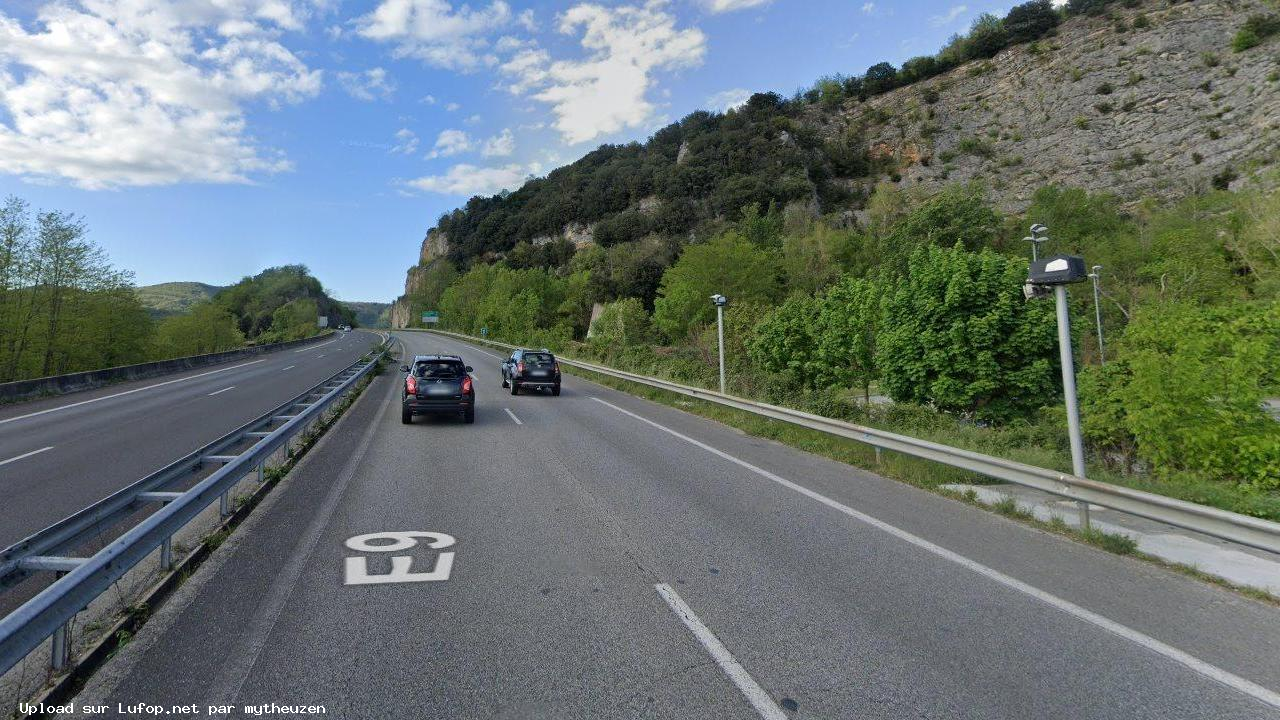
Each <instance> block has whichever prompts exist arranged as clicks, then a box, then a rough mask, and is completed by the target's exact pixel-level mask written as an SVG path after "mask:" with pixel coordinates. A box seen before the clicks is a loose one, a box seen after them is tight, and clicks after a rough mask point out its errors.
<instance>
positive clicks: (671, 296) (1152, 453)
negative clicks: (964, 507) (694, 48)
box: [420, 183, 1280, 520]
mask: <svg viewBox="0 0 1280 720" xmlns="http://www.w3.org/2000/svg"><path fill="white" fill-rule="evenodd" d="M1264 184H1265V183H1264ZM868 208H869V213H868V219H867V222H866V223H865V225H864V226H861V227H849V226H846V225H844V224H842V223H841V222H840V220H839V218H825V219H815V218H812V217H811V216H810V215H809V214H808V213H806V212H802V211H795V208H794V206H793V208H792V210H789V211H780V210H778V209H777V208H776V206H774V207H772V208H761V207H759V206H749V207H747V208H745V209H744V210H742V211H741V212H740V213H739V217H740V218H741V219H740V220H739V221H737V222H733V223H722V224H721V225H720V226H719V228H718V229H717V230H716V231H715V232H714V233H711V234H710V235H709V237H706V238H705V239H702V238H695V239H694V241H692V242H689V241H687V240H685V242H684V243H682V242H680V241H677V240H675V239H672V238H669V237H666V236H663V235H660V234H657V233H650V234H649V235H646V236H645V237H643V238H641V239H639V240H635V241H629V242H627V243H620V244H618V245H614V246H611V247H599V246H588V247H585V248H583V249H581V250H576V249H575V250H571V251H569V252H566V253H564V257H562V258H560V261H559V264H552V262H548V263H547V264H546V265H545V266H541V267H537V266H535V267H528V266H527V262H526V261H525V260H523V259H522V260H519V261H517V262H513V261H512V260H511V259H510V258H507V259H505V260H500V261H498V262H495V263H493V264H486V263H480V262H476V263H474V264H473V265H472V266H471V267H470V269H469V270H467V271H466V272H461V271H460V270H459V269H457V268H454V267H453V266H452V265H446V263H445V261H441V262H439V263H438V264H437V267H436V272H438V273H439V274H440V278H441V280H442V281H441V282H439V283H437V284H436V286H435V289H434V292H435V293H436V294H435V295H434V296H432V297H423V298H420V301H421V302H423V303H425V304H427V305H429V306H431V307H434V308H437V309H439V310H440V313H441V319H442V323H443V327H444V328H446V329H450V330H455V331H459V332H465V333H469V334H473V335H480V334H481V332H482V331H483V332H484V333H486V334H487V336H488V337H489V338H492V339H498V340H506V341H509V342H513V343H521V344H533V345H546V346H549V347H551V348H553V349H555V350H557V351H560V352H562V353H564V354H566V355H567V356H570V357H578V358H582V359H593V360H596V361H600V362H603V363H605V364H608V365H610V366H614V367H618V368H622V369H627V370H632V371H635V372H640V373H644V374H651V375H657V376H661V377H667V378H670V379H672V380H676V381H680V382H684V383H689V384H694V385H701V386H704V387H714V386H715V384H716V374H717V369H716V368H717V352H716V332H715V324H714V323H715V314H714V308H713V306H712V305H711V303H710V301H709V300H708V297H709V296H710V295H711V294H712V293H723V294H725V295H727V296H728V297H729V298H730V299H731V304H730V306H729V307H728V309H727V312H726V316H725V342H726V358H727V371H728V384H729V391H730V392H731V393H733V394H736V395H739V396H744V397H749V398H755V399H759V400H764V401H767V402H772V403H777V404H783V405H788V406H792V407H796V408H799V409H803V410H807V411H811V412H816V413H819V414H822V415H826V416H829V417H836V418H841V419H846V420H849V421H853V422H858V423H862V424H867V425H872V426H875V427H880V428H884V429H887V430H891V431H894V432H900V433H905V434H909V435H913V436H916V437H922V438H926V439H930V440H934V441H937V442H942V443H946V444H948V445H953V446H958V447H965V448H970V449H973V450H977V451H981V452H985V453H990V454H993V455H998V456H1003V457H1008V458H1011V459H1014V460H1019V461H1022V462H1027V463H1031V464H1034V465H1039V466H1042V467H1051V468H1058V469H1061V470H1064V471H1069V469H1070V467H1071V463H1070V455H1069V447H1068V443H1067V437H1066V430H1065V428H1066V422H1065V416H1064V411H1063V409H1062V405H1061V402H1062V401H1061V398H1062V391H1061V380H1060V370H1059V366H1058V358H1057V340H1056V325H1055V320H1054V314H1053V305H1052V301H1044V300H1032V301H1028V300H1026V299H1025V298H1024V297H1023V293H1022V284H1023V282H1024V281H1025V278H1026V268H1027V260H1028V254H1029V248H1028V246H1027V243H1025V242H1024V241H1023V240H1022V239H1021V238H1022V237H1023V235H1024V234H1025V228H1026V227H1027V226H1028V225H1029V224H1030V223H1032V222H1041V223H1044V224H1046V225H1048V226H1049V227H1050V234H1051V236H1052V238H1053V239H1052V240H1051V241H1050V243H1049V244H1048V245H1047V246H1045V247H1043V248H1042V252H1046V253H1078V254H1082V255H1084V256H1085V258H1086V260H1087V261H1088V262H1089V263H1090V264H1100V265H1102V266H1103V270H1102V274H1101V287H1102V303H1101V307H1100V308H1098V309H1099V310H1100V311H1101V314H1102V318H1103V325H1104V330H1105V334H1106V344H1105V348H1099V346H1098V341H1097V335H1096V328H1095V324H1094V320H1093V318H1094V314H1095V306H1094V304H1093V296H1092V292H1091V288H1090V287H1089V285H1088V284H1084V285H1078V286H1075V287H1073V288H1072V290H1071V305H1072V316H1073V321H1074V326H1073V329H1074V331H1075V332H1074V337H1075V344H1076V353H1077V357H1078V358H1079V359H1080V363H1081V367H1080V368H1079V375H1080V395H1081V402H1082V416H1083V423H1084V427H1085V432H1086V439H1087V442H1088V453H1089V460H1090V476H1091V477H1093V478H1095V479H1098V480H1105V481H1108V482H1116V483H1120V484H1125V485H1129V486H1132V487H1136V488H1140V489H1143V490H1148V491H1153V492H1158V493H1163V494H1166V495H1171V496H1175V497H1179V498H1183V499H1186V500H1191V501H1194V502H1200V503H1206V504H1209V505H1214V506H1218V507H1223V508H1226V509H1230V510H1233V511H1236V512H1242V513H1245V514H1249V515H1254V516H1257V517H1264V518H1269V519H1273V520H1280V424H1277V421H1276V419H1275V418H1273V417H1272V416H1271V415H1270V414H1269V413H1268V411H1267V409H1266V405H1265V401H1266V400H1267V399H1269V398H1272V397H1276V396H1280V245H1277V242H1278V241H1277V238H1278V237H1280V232H1277V228H1278V227H1280V194H1276V193H1274V192H1264V191H1260V190H1250V191H1241V192H1234V193H1233V192H1227V191H1211V192H1209V193H1208V194H1205V195H1201V196H1198V197H1194V198H1191V199H1188V200H1186V201H1183V202H1180V203H1176V204H1172V205H1164V206H1161V205H1158V204H1156V203H1155V202H1153V201H1152V202H1142V203H1137V204H1135V205H1131V206H1124V205H1122V204H1121V202H1120V201H1119V199H1118V198H1115V197H1111V196H1108V195H1101V194H1089V193H1086V192H1084V191H1081V190H1077V189H1070V188H1060V187H1053V186H1049V187H1044V188H1042V189H1040V190H1039V191H1038V192H1037V193H1036V194H1035V196H1034V200H1033V202H1032V204H1031V207H1030V208H1029V209H1028V210H1027V212H1026V213H1025V214H1020V215H1016V216H1004V215H1002V214H1001V213H999V212H998V211H997V210H996V209H995V208H993V207H992V206H991V205H990V204H989V203H988V202H987V200H986V194H985V192H984V190H983V188H982V187H981V186H980V185H976V184H968V185H954V186H951V187H949V188H947V189H946V190H945V191H944V192H942V193H940V194H937V195H934V196H931V197H926V196H923V195H915V194H913V193H910V192H903V191H900V190H898V189H897V188H895V187H894V186H892V185H889V184H884V185H881V186H879V187H877V189H876V191H875V192H874V193H873V195H872V197H871V198H869V202H868ZM445 279H447V282H446V281H444V280H445ZM596 303H600V308H599V311H598V315H597V317H596V319H595V322H594V324H592V325H591V326H590V327H588V320H589V318H590V316H591V308H592V307H593V305H594V304H596ZM588 333H589V335H588ZM1103 349H1105V359H1106V362H1105V364H1104V363H1103V362H1102V360H1103V352H1102V350H1103ZM756 430H758V429H753V431H756ZM787 432H789V431H787ZM761 434H764V435H766V436H771V434H770V433H768V432H761ZM788 440H796V438H788ZM805 442H808V441H807V440H806V441H805ZM864 464H865V463H864ZM904 471H905V469H904ZM919 472H922V471H921V470H920V469H916V468H913V469H911V470H910V471H906V474H907V475H911V476H915V475H917V474H918V473H919ZM929 473H930V475H931V477H932V478H933V479H932V480H929V481H925V480H924V479H923V477H920V478H918V479H917V481H918V482H921V483H922V484H931V485H932V484H936V483H937V482H943V481H955V478H951V479H949V480H948V478H947V474H946V472H944V471H941V470H939V469H937V468H933V469H931V470H929ZM966 479H967V480H969V481H971V480H972V478H966Z"/></svg>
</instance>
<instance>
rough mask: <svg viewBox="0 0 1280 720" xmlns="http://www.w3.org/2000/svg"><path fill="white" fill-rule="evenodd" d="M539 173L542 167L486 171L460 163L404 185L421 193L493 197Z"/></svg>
mask: <svg viewBox="0 0 1280 720" xmlns="http://www.w3.org/2000/svg"><path fill="white" fill-rule="evenodd" d="M540 170H541V166H539V165H538V164H537V163H533V164H531V165H528V166H525V165H519V164H511V165H503V166H501V167H487V168H485V167H477V166H475V165H468V164H466V163H462V164H460V165H454V166H453V167H451V168H449V170H448V172H446V173H444V174H443V175H426V176H424V177H420V178H417V179H415V180H410V181H408V182H407V183H405V184H406V185H408V186H409V187H412V188H416V189H418V190H422V191H424V192H431V193H439V194H442V195H461V196H464V197H470V196H472V195H495V194H497V193H499V192H502V191H503V190H515V189H517V188H519V187H520V186H521V185H523V184H524V183H525V181H526V180H528V179H529V177H530V176H532V175H536V174H537V173H538V172H539V171H540Z"/></svg>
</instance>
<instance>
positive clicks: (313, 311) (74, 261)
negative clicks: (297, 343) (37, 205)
mask: <svg viewBox="0 0 1280 720" xmlns="http://www.w3.org/2000/svg"><path fill="white" fill-rule="evenodd" d="M191 285H200V284H199V283H172V284H167V286H152V287H151V288H147V289H142V292H139V290H140V289H139V288H135V287H134V286H133V276H132V274H130V273H129V272H127V271H123V270H119V269H116V268H113V267H112V266H111V264H110V262H109V261H108V259H107V257H106V254H105V253H104V252H103V251H102V249H101V248H100V247H98V246H96V245H95V244H93V243H92V242H91V241H90V240H89V239H88V226H87V225H86V224H85V222H84V221H83V220H82V219H80V218H78V217H76V216H74V215H71V214H68V213H64V212H60V211H40V212H34V211H33V210H32V208H31V207H30V206H29V205H28V204H27V203H26V202H24V201H23V200H21V199H20V198H16V197H10V198H8V199H6V200H5V201H4V203H3V204H0V382H9V381H11V380H22V379H26V378H32V377H42V376H46V375H59V374H63V373H69V372H78V371H81V370H94V369H98V368H106V367H114V366H118V365H129V364H133V363H140V362H147V361H149V360H160V359H165V358H173V357H185V356H188V355H199V354H203V353H210V352H217V351H220V350H229V349H232V348H236V347H241V346H243V345H245V344H246V343H251V344H257V343H267V342H277V341H280V340H292V339H296V338H301V337H307V336H309V335H313V334H315V333H316V332H318V331H319V328H318V326H317V323H316V318H317V315H328V316H329V318H330V323H331V324H333V325H337V324H340V323H344V322H345V323H350V322H352V321H353V320H354V319H355V314H354V313H353V312H352V311H351V310H350V309H349V308H347V307H346V306H344V305H343V304H342V303H339V302H338V301H336V300H334V299H333V298H331V297H329V295H328V294H327V293H326V292H325V291H324V288H323V287H322V286H321V284H320V281H318V280H316V279H315V278H314V277H311V275H310V273H309V272H308V271H307V269H306V268H305V267H303V266H301V265H288V266H284V267H279V268H270V269H268V270H265V271H263V272H262V273H259V274H258V275H256V276H254V277H251V278H250V277H247V278H245V279H243V280H241V281H240V282H238V283H236V284H235V285H232V286H231V287H228V288H224V289H221V290H218V291H217V292H216V294H214V295H213V296H212V297H211V298H208V299H204V300H199V301H194V302H188V301H189V300H193V299H194V298H192V296H191V294H188V293H185V292H179V293H178V294H177V296H175V295H174V294H173V292H172V291H173V290H174V288H173V287H172V286H191ZM200 287H201V288H209V287H211V286H200ZM157 288H164V289H165V292H163V293H156V292H155V290H156V289H157ZM181 289H186V290H190V288H189V287H187V288H180V290H181ZM149 291H150V292H149ZM157 296H163V297H166V298H169V299H170V300H172V299H173V298H175V297H178V299H177V300H176V301H175V305H184V306H185V307H186V310H185V311H184V312H180V313H177V314H174V313H166V316H165V317H163V318H162V319H155V318H153V317H152V313H151V312H149V308H148V307H147V306H146V305H144V304H143V299H142V298H145V297H151V298H155V297H157ZM173 309H175V310H176V309H177V307H174V308H173Z"/></svg>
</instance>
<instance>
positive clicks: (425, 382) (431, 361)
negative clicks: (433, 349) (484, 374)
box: [400, 355, 476, 425]
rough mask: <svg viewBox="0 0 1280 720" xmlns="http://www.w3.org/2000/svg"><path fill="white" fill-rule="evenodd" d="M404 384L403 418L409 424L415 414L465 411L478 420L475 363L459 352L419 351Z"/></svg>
mask: <svg viewBox="0 0 1280 720" xmlns="http://www.w3.org/2000/svg"><path fill="white" fill-rule="evenodd" d="M400 372H403V373H405V377H404V386H403V387H402V388H401V406H400V422H402V423H404V424H406V425H408V424H410V423H412V422H413V416H414V415H428V414H434V415H446V414H453V415H461V416H462V420H463V422H466V423H473V422H475V421H476V391H475V383H474V381H473V379H472V377H471V374H470V373H471V366H470V365H467V364H465V363H463V362H462V358H461V357H458V356H457V355H415V356H414V358H413V362H412V363H411V364H409V365H401V366H400Z"/></svg>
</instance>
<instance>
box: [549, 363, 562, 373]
mask: <svg viewBox="0 0 1280 720" xmlns="http://www.w3.org/2000/svg"><path fill="white" fill-rule="evenodd" d="M551 369H552V370H555V371H556V374H557V375H559V374H560V363H559V361H557V362H553V363H551Z"/></svg>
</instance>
